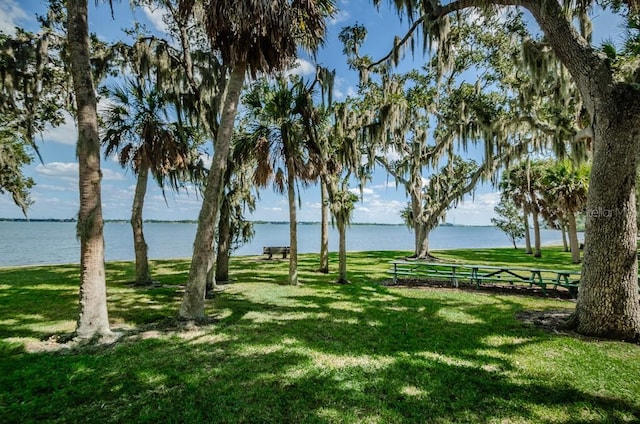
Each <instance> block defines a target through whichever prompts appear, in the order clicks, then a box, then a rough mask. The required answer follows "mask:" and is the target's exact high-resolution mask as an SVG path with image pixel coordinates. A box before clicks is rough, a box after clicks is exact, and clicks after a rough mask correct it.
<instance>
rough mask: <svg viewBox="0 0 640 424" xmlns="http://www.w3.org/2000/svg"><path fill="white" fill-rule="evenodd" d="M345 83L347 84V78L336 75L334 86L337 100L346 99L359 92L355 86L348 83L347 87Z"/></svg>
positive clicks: (334, 95)
mask: <svg viewBox="0 0 640 424" xmlns="http://www.w3.org/2000/svg"><path fill="white" fill-rule="evenodd" d="M345 85H347V80H346V79H344V78H340V77H336V80H335V85H334V86H333V97H335V98H336V100H344V99H345V98H346V97H355V96H356V95H357V94H358V90H357V89H356V88H355V87H353V86H351V85H348V86H347V87H346V88H345Z"/></svg>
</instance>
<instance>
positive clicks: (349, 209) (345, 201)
mask: <svg viewBox="0 0 640 424" xmlns="http://www.w3.org/2000/svg"><path fill="white" fill-rule="evenodd" d="M343 182H346V181H345V180H343ZM329 193H331V194H330V196H329V209H330V210H331V213H332V214H333V217H334V219H335V223H336V226H337V227H338V234H339V236H340V241H339V247H338V258H339V259H338V262H339V265H338V281H337V283H338V284H348V283H349V280H348V279H347V227H348V226H349V224H351V217H352V215H353V209H354V205H355V203H356V202H357V201H358V196H356V195H355V194H353V193H351V192H350V191H348V190H347V189H346V187H342V189H340V190H337V187H334V189H333V190H329Z"/></svg>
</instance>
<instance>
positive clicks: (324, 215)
mask: <svg viewBox="0 0 640 424" xmlns="http://www.w3.org/2000/svg"><path fill="white" fill-rule="evenodd" d="M328 200H329V191H328V188H327V182H326V180H325V178H324V177H322V178H320V207H321V208H322V209H321V220H322V221H321V224H320V268H319V269H318V272H322V273H323V274H328V273H329V205H328V203H327V202H328Z"/></svg>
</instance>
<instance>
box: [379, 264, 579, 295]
mask: <svg viewBox="0 0 640 424" xmlns="http://www.w3.org/2000/svg"><path fill="white" fill-rule="evenodd" d="M391 265H392V267H391V269H390V270H389V271H388V272H389V273H391V274H393V282H394V284H397V282H398V279H400V278H416V279H423V278H424V279H433V280H436V281H447V282H451V283H452V285H453V286H454V287H458V284H459V282H460V281H467V282H469V283H471V284H474V285H475V286H476V288H480V286H481V285H482V284H483V283H495V284H509V285H515V284H528V285H529V287H533V286H537V287H540V288H541V289H542V292H543V293H545V294H546V290H547V287H548V286H553V288H554V289H555V288H557V287H564V288H566V289H567V290H569V292H570V293H571V295H573V296H575V295H576V294H577V290H578V285H579V282H580V273H579V272H576V271H568V270H548V269H538V268H522V267H508V266H494V265H481V264H464V263H443V262H423V261H417V260H398V261H393V262H391Z"/></svg>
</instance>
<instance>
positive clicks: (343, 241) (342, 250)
mask: <svg viewBox="0 0 640 424" xmlns="http://www.w3.org/2000/svg"><path fill="white" fill-rule="evenodd" d="M340 215H342V214H340ZM336 221H337V223H336V224H337V226H338V233H339V236H340V242H339V247H338V263H339V265H338V283H339V284H347V283H349V280H347V223H346V222H345V219H344V217H342V216H338V217H337V220H336Z"/></svg>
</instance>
